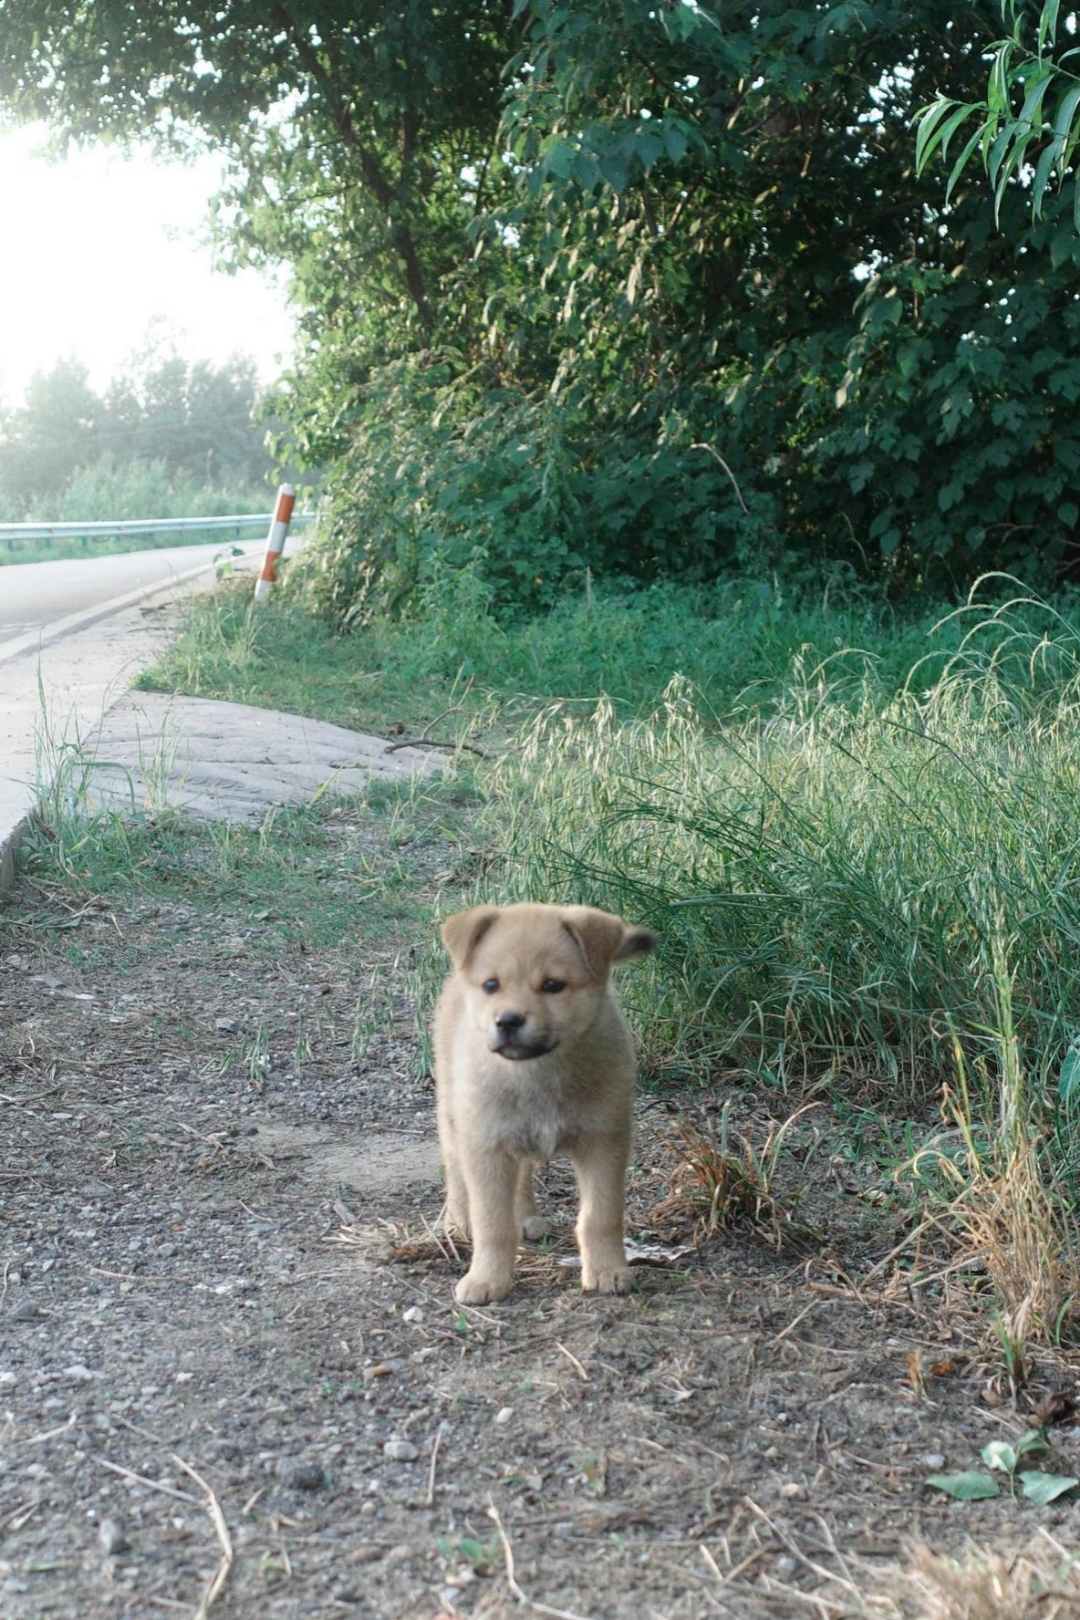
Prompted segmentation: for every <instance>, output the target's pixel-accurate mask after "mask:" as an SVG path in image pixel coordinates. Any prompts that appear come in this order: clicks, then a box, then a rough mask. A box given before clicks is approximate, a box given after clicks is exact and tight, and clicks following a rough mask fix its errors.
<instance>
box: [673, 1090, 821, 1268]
mask: <svg viewBox="0 0 1080 1620" xmlns="http://www.w3.org/2000/svg"><path fill="white" fill-rule="evenodd" d="M814 1106H816V1105H815V1104H812V1103H811V1104H808V1105H807V1107H804V1108H800V1109H798V1110H796V1112H795V1113H794V1114H792V1115H791V1116H790V1118H788V1119H786V1120H785V1121H784V1122H783V1124H777V1123H776V1121H775V1120H770V1121H769V1124H768V1126H767V1128H766V1132H765V1140H764V1142H763V1143H762V1145H761V1146H760V1147H755V1146H754V1144H753V1143H752V1142H751V1141H750V1140H749V1138H748V1137H746V1136H743V1135H741V1134H740V1133H739V1132H738V1131H735V1130H733V1129H732V1128H731V1124H730V1120H729V1115H728V1108H727V1106H725V1108H724V1111H723V1114H722V1115H721V1119H720V1125H719V1129H718V1131H716V1132H711V1131H710V1132H706V1131H702V1130H699V1129H698V1127H697V1126H696V1125H690V1124H685V1123H681V1124H679V1125H678V1126H677V1127H676V1129H675V1131H674V1133H673V1135H672V1136H670V1137H668V1138H667V1139H666V1142H665V1146H666V1147H667V1148H668V1149H669V1150H670V1151H671V1152H672V1153H673V1154H674V1155H675V1159H676V1164H675V1168H674V1169H673V1170H672V1172H671V1175H670V1176H669V1178H668V1193H667V1197H666V1198H664V1199H662V1200H661V1202H660V1203H659V1204H657V1205H656V1206H655V1208H654V1209H652V1210H651V1211H650V1214H649V1222H650V1225H652V1226H653V1227H656V1228H658V1229H663V1228H664V1227H666V1226H671V1225H675V1226H677V1227H680V1228H689V1229H690V1230H691V1231H692V1233H693V1237H694V1241H695V1242H701V1241H703V1240H704V1239H705V1238H706V1237H708V1236H710V1235H711V1234H712V1233H713V1232H717V1231H722V1230H726V1229H727V1228H728V1227H730V1226H733V1225H736V1224H738V1223H740V1222H747V1223H749V1224H750V1225H752V1226H755V1227H757V1228H759V1229H760V1230H761V1231H763V1232H764V1233H765V1234H766V1236H767V1237H768V1238H769V1240H770V1241H771V1242H772V1243H773V1244H774V1245H775V1246H776V1248H777V1249H779V1248H780V1247H781V1246H782V1244H783V1241H784V1237H785V1235H786V1234H787V1233H789V1232H790V1231H791V1229H792V1221H793V1214H794V1206H795V1203H796V1198H795V1197H794V1196H793V1195H791V1194H782V1193H781V1192H780V1191H779V1190H778V1188H777V1175H778V1171H779V1169H780V1166H781V1163H782V1162H783V1158H784V1144H785V1140H786V1138H787V1134H788V1132H789V1130H790V1129H791V1127H792V1125H793V1124H794V1123H795V1121H796V1120H797V1119H799V1118H800V1117H801V1116H802V1115H803V1114H804V1113H806V1112H807V1108H810V1107H814Z"/></svg>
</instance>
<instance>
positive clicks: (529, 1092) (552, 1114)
mask: <svg viewBox="0 0 1080 1620" xmlns="http://www.w3.org/2000/svg"><path fill="white" fill-rule="evenodd" d="M484 1135H485V1136H487V1137H488V1140H489V1141H490V1143H491V1145H492V1147H498V1148H501V1149H502V1150H503V1151H504V1152H507V1153H513V1154H514V1155H516V1156H519V1157H521V1158H527V1159H544V1160H546V1159H553V1158H554V1157H555V1154H556V1153H557V1152H558V1150H559V1148H560V1146H561V1145H562V1143H563V1140H564V1138H565V1135H566V1121H565V1118H564V1109H563V1107H562V1099H561V1098H560V1097H559V1096H558V1094H557V1093H556V1094H555V1095H553V1094H552V1089H551V1087H550V1084H544V1083H542V1082H539V1081H538V1080H537V1081H532V1080H523V1081H519V1080H518V1079H517V1077H516V1076H515V1078H514V1081H513V1082H512V1083H511V1084H510V1085H508V1086H506V1087H505V1088H500V1091H499V1093H498V1094H497V1095H495V1096H492V1097H490V1098H489V1108H488V1110H487V1111H486V1118H485V1119H484Z"/></svg>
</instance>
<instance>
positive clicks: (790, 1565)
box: [773, 1553, 799, 1581]
mask: <svg viewBox="0 0 1080 1620" xmlns="http://www.w3.org/2000/svg"><path fill="white" fill-rule="evenodd" d="M798 1567H799V1566H798V1565H797V1564H796V1562H795V1560H794V1558H789V1557H788V1555H787V1553H781V1554H780V1557H779V1558H777V1559H775V1560H774V1562H773V1573H774V1574H776V1575H778V1576H779V1577H780V1579H781V1580H782V1581H786V1580H787V1579H788V1577H789V1576H790V1575H794V1573H795V1571H796V1569H798Z"/></svg>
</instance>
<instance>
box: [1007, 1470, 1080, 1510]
mask: <svg viewBox="0 0 1080 1620" xmlns="http://www.w3.org/2000/svg"><path fill="white" fill-rule="evenodd" d="M1078 1485H1080V1479H1074V1478H1072V1477H1071V1476H1069V1475H1066V1474H1043V1473H1040V1472H1039V1470H1038V1469H1034V1468H1032V1469H1025V1471H1024V1472H1023V1473H1022V1474H1021V1475H1020V1492H1021V1495H1023V1496H1026V1497H1027V1499H1028V1501H1029V1502H1042V1503H1046V1502H1056V1501H1057V1499H1058V1497H1059V1496H1064V1495H1065V1493H1066V1491H1072V1490H1075V1489H1076V1487H1077V1486H1078Z"/></svg>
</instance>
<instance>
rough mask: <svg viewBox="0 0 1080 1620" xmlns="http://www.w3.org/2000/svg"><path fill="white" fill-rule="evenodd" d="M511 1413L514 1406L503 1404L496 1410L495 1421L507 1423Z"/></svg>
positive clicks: (511, 1415)
mask: <svg viewBox="0 0 1080 1620" xmlns="http://www.w3.org/2000/svg"><path fill="white" fill-rule="evenodd" d="M513 1415H514V1408H513V1407H512V1406H503V1407H500V1408H499V1410H498V1411H497V1412H496V1414H495V1421H496V1423H509V1421H510V1419H511V1418H512V1417H513Z"/></svg>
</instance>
